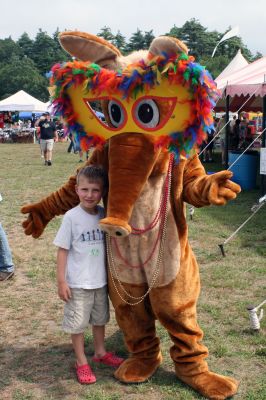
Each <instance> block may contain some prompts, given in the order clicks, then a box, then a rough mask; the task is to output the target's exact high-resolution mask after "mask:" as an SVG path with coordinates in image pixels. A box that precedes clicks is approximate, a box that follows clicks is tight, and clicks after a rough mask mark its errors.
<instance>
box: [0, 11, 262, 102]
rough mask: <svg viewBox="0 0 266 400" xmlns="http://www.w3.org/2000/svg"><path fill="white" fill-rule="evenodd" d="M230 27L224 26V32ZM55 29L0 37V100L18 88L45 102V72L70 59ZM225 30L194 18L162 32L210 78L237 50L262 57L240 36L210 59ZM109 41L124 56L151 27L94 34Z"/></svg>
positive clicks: (146, 38)
mask: <svg viewBox="0 0 266 400" xmlns="http://www.w3.org/2000/svg"><path fill="white" fill-rule="evenodd" d="M229 29H230V27H229V28H228V29H227V31H228V30H229ZM58 34H59V31H58V29H57V30H56V32H55V33H54V34H53V35H52V36H50V35H48V34H47V33H46V32H45V31H43V30H42V29H39V31H38V33H37V34H36V37H35V38H34V39H31V38H30V37H29V35H28V34H27V33H26V32H24V33H23V34H22V35H21V36H20V38H19V39H18V40H17V41H14V40H13V39H12V38H11V36H10V37H8V38H6V39H0V99H1V100H2V99H4V98H6V97H8V96H10V95H12V94H14V93H16V92H17V91H18V90H21V89H22V90H24V91H26V92H27V93H29V94H31V95H32V96H34V97H37V98H38V99H39V100H42V101H45V102H46V101H48V99H49V93H48V90H47V86H48V78H47V77H46V74H47V73H48V72H49V71H50V69H51V66H52V65H53V64H56V63H58V62H60V63H61V62H64V61H67V60H70V56H69V55H68V54H67V53H66V52H65V51H64V50H63V49H62V48H61V46H60V44H59V41H58ZM224 34H225V32H218V31H216V30H215V31H208V29H207V28H206V27H204V26H202V25H201V24H200V22H199V21H198V20H196V19H194V18H192V19H191V20H189V21H187V22H185V23H184V25H183V26H182V27H177V26H175V25H174V26H173V27H172V28H171V29H170V31H169V32H166V33H162V35H168V36H173V37H176V38H178V39H180V40H182V41H183V42H184V43H186V45H187V46H188V48H189V54H191V55H193V56H195V59H196V61H197V62H199V63H201V64H202V65H205V66H206V68H207V69H208V70H209V71H210V72H211V74H212V75H213V77H214V78H215V77H216V76H218V75H219V73H220V72H221V71H222V70H223V69H224V68H225V67H226V65H228V63H229V62H230V61H231V60H232V58H233V57H234V56H235V55H236V53H237V51H238V49H241V52H242V54H243V56H244V57H245V58H246V59H247V60H248V61H250V62H251V61H254V60H256V59H258V58H260V57H262V54H261V53H258V52H257V53H256V54H255V55H254V54H252V52H251V51H250V50H249V49H248V48H247V46H246V45H245V44H244V43H243V41H242V39H241V37H233V38H231V39H229V40H227V41H225V42H222V43H221V44H220V45H219V46H218V49H217V51H216V54H215V57H214V58H211V54H212V52H213V49H214V47H215V46H216V44H217V43H218V42H219V40H220V39H221V38H222V36H223V35H224ZM97 35H98V36H101V37H102V38H104V39H106V40H108V41H110V42H111V43H112V44H113V45H115V46H116V47H117V48H119V49H120V51H121V53H122V54H124V55H126V54H128V53H130V52H132V51H135V50H140V49H148V48H149V46H150V43H151V42H152V40H153V39H154V37H155V36H154V34H153V30H151V31H146V32H143V31H141V30H140V29H137V30H136V32H134V33H133V34H132V35H131V37H130V38H129V40H128V41H127V40H126V37H125V36H124V35H123V34H122V33H121V32H120V31H119V30H118V31H117V33H113V32H112V31H111V29H110V28H109V27H108V26H104V27H103V28H102V29H101V30H100V32H99V33H98V34H97Z"/></svg>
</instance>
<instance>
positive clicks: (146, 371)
mask: <svg viewBox="0 0 266 400" xmlns="http://www.w3.org/2000/svg"><path fill="white" fill-rule="evenodd" d="M162 360H163V357H162V354H161V353H160V354H159V355H158V357H157V358H156V359H151V358H146V359H141V358H135V357H130V358H128V359H127V360H125V361H124V362H123V364H121V365H120V367H119V368H118V369H117V370H116V371H115V373H114V375H115V377H116V379H118V380H119V381H120V382H124V383H142V382H145V381H147V380H148V379H149V378H150V377H151V376H152V375H153V374H154V373H155V371H156V370H157V368H158V367H159V365H160V364H161V362H162Z"/></svg>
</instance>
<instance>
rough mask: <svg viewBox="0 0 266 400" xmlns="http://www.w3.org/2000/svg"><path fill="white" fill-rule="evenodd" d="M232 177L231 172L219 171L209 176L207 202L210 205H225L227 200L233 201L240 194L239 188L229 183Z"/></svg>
mask: <svg viewBox="0 0 266 400" xmlns="http://www.w3.org/2000/svg"><path fill="white" fill-rule="evenodd" d="M232 176H233V173H232V172H231V171H220V172H217V173H215V174H213V175H210V178H209V179H210V182H211V188H210V192H209V201H210V203H211V204H214V205H217V206H221V205H225V204H226V203H227V202H228V201H229V200H233V199H235V198H236V196H237V194H238V193H240V192H241V188H240V186H239V185H238V184H237V183H234V182H232V181H230V178H232Z"/></svg>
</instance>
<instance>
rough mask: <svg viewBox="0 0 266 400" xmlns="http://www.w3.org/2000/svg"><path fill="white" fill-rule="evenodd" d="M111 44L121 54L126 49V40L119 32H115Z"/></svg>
mask: <svg viewBox="0 0 266 400" xmlns="http://www.w3.org/2000/svg"><path fill="white" fill-rule="evenodd" d="M112 44H113V45H114V46H115V47H117V48H118V49H119V50H120V51H121V53H122V54H123V53H124V51H125V49H126V45H127V44H126V38H125V36H123V35H122V33H121V32H120V31H117V34H116V35H115V36H114V38H113V39H112Z"/></svg>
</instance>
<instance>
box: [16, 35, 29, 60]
mask: <svg viewBox="0 0 266 400" xmlns="http://www.w3.org/2000/svg"><path fill="white" fill-rule="evenodd" d="M17 44H18V45H19V47H20V48H21V52H22V54H23V55H24V56H27V57H30V58H31V56H32V51H33V40H31V39H30V37H29V35H28V34H27V33H26V32H24V33H23V34H22V35H21V36H20V38H19V39H18V41H17Z"/></svg>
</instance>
